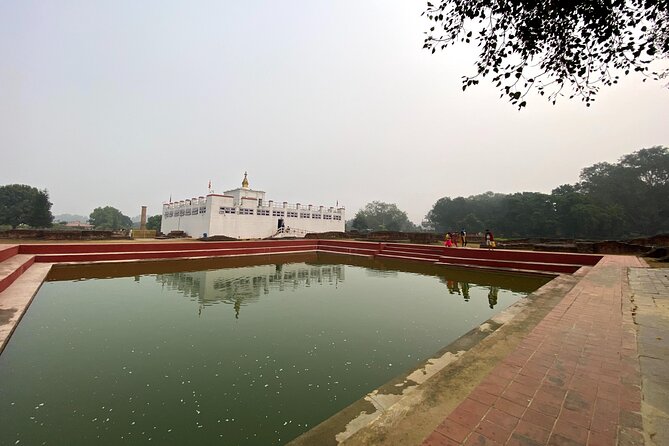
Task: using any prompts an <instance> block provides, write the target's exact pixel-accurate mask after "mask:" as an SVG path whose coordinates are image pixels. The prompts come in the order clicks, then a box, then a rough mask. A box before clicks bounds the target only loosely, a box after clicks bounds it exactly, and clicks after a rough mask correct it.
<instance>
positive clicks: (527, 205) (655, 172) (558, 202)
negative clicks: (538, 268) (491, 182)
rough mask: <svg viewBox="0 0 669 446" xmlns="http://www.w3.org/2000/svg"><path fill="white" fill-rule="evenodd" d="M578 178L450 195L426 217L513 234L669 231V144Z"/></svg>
mask: <svg viewBox="0 0 669 446" xmlns="http://www.w3.org/2000/svg"><path fill="white" fill-rule="evenodd" d="M580 178H581V181H580V182H579V183H577V184H574V185H571V184H563V185H562V186H559V187H557V188H555V189H553V191H552V192H551V194H550V195H548V194H542V193H538V192H522V193H515V194H494V193H492V192H486V193H485V194H481V195H473V196H471V197H467V198H464V197H457V198H449V197H444V198H440V199H439V200H437V202H436V203H435V204H434V206H433V207H432V209H431V210H430V212H429V213H428V214H427V216H426V217H425V220H426V224H427V225H431V226H433V227H434V228H435V229H436V230H437V231H439V232H445V231H452V230H457V229H458V228H461V227H464V228H465V229H466V230H467V231H468V232H470V233H472V232H478V231H481V230H482V229H481V228H483V227H484V226H485V227H486V228H490V229H493V230H494V231H495V233H496V234H498V235H504V236H507V237H566V238H593V239H602V238H619V237H622V236H639V235H653V234H656V233H659V232H669V199H667V197H669V149H668V148H666V147H661V146H656V147H651V148H649V149H642V150H639V151H637V152H634V153H631V154H629V155H625V156H623V157H622V158H621V159H620V160H619V161H618V162H617V163H597V164H594V165H592V166H589V167H586V168H585V169H583V170H582V171H581V177H580Z"/></svg>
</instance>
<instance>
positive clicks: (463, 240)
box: [460, 228, 467, 246]
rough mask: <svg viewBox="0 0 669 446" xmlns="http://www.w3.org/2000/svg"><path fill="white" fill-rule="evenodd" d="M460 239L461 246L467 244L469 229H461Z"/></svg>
mask: <svg viewBox="0 0 669 446" xmlns="http://www.w3.org/2000/svg"><path fill="white" fill-rule="evenodd" d="M460 241H461V243H460V244H461V246H467V231H465V228H462V229H460Z"/></svg>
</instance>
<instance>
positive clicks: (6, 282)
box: [0, 254, 35, 292]
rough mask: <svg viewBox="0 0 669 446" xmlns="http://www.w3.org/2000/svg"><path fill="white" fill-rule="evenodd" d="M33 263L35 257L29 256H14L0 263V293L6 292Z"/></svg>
mask: <svg viewBox="0 0 669 446" xmlns="http://www.w3.org/2000/svg"><path fill="white" fill-rule="evenodd" d="M33 263H35V256H34V255H30V254H14V255H12V256H11V257H8V258H6V259H5V260H3V261H2V262H0V292H2V291H4V290H6V289H7V288H8V287H9V286H10V285H11V284H12V283H13V282H14V281H15V280H16V279H18V278H19V277H20V276H21V274H23V273H24V272H25V271H26V270H27V269H28V268H30V266H31V265H32V264H33Z"/></svg>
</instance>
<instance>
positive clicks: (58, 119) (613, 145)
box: [0, 0, 669, 223]
mask: <svg viewBox="0 0 669 446" xmlns="http://www.w3.org/2000/svg"><path fill="white" fill-rule="evenodd" d="M424 4H425V2H422V1H407V0H384V1H381V0H376V1H359V0H358V1H352V0H336V1H334V0H333V1H325V0H320V1H306V0H304V1H284V2H276V1H244V2H238V1H237V2H232V1H228V2H225V1H189V2H176V1H163V0H161V1H155V2H152V1H139V2H138V1H136V0H132V1H119V0H115V1H111V2H97V1H90V0H81V1H56V0H53V1H37V2H34V1H30V0H19V1H12V0H3V1H0V184H11V183H23V184H29V185H33V186H37V187H39V188H46V189H48V191H49V194H50V196H51V201H52V202H53V208H52V210H53V212H54V214H58V213H78V214H84V215H88V214H89V213H90V212H91V211H92V210H93V208H95V207H98V206H106V205H111V206H114V207H117V208H119V209H121V211H123V212H124V213H125V214H126V215H129V216H135V215H138V214H139V211H140V206H141V205H148V207H149V214H156V213H160V212H161V204H162V202H163V201H166V200H168V199H169V197H170V194H171V195H172V197H173V199H175V200H176V199H183V198H189V197H193V196H198V195H204V194H205V193H206V192H207V183H208V181H209V180H211V181H212V183H213V188H214V190H215V191H216V192H222V191H223V190H225V189H231V188H234V187H238V186H239V185H240V183H241V180H242V177H243V173H244V171H248V172H249V180H250V183H251V187H252V188H258V189H261V190H264V191H266V192H267V193H268V199H274V200H275V201H288V202H291V203H294V202H300V203H303V204H314V205H320V204H322V205H334V204H335V202H336V201H337V200H338V201H339V203H340V204H343V205H344V206H346V208H347V212H348V215H347V218H352V217H353V215H354V213H355V212H356V211H357V210H358V209H359V208H360V207H362V206H364V204H365V203H367V202H369V201H372V200H381V201H386V202H391V203H396V204H397V205H398V206H399V207H400V208H401V209H403V210H405V211H407V212H408V214H409V217H410V218H411V219H412V220H413V221H415V222H417V223H420V221H421V220H422V218H423V217H424V216H425V214H426V213H427V212H428V211H429V210H430V208H431V207H432V205H433V204H434V202H435V201H436V200H437V199H438V198H440V197H443V196H451V197H455V196H459V195H465V196H467V195H472V194H478V193H482V192H485V191H488V190H492V191H495V192H516V191H541V192H549V191H550V190H551V189H553V188H554V187H556V186H558V185H560V184H564V183H573V182H574V181H576V180H577V179H578V174H579V172H580V170H581V169H582V168H583V167H586V166H589V165H591V164H593V163H595V162H599V161H616V160H617V159H618V158H619V157H620V156H621V155H623V154H626V153H630V152H632V151H635V150H638V149H641V148H644V147H650V146H653V145H669V90H668V89H666V88H663V85H662V84H660V83H654V82H646V83H642V82H641V81H640V79H639V78H635V77H629V78H626V79H624V81H623V82H622V84H620V85H618V86H616V87H614V88H608V89H605V90H603V91H602V92H601V93H600V94H599V96H598V98H597V101H596V102H595V104H594V105H593V106H592V107H590V108H586V107H585V106H584V105H583V104H582V103H581V102H580V101H571V102H570V101H568V100H563V101H561V102H558V104H557V105H556V106H552V105H550V104H548V103H547V102H546V101H545V99H543V98H541V97H539V96H538V95H535V96H532V97H531V98H530V100H529V105H528V107H527V109H526V110H523V111H520V112H519V111H517V110H516V108H515V107H514V106H512V105H511V104H509V103H508V102H506V100H504V99H499V92H498V91H497V90H496V89H494V88H493V87H492V86H490V85H488V84H487V83H485V82H484V83H483V84H482V85H479V86H478V87H476V88H473V89H471V90H468V91H467V92H464V93H463V92H462V89H461V83H460V77H461V76H462V75H463V74H472V73H473V70H474V67H473V62H474V53H473V51H472V50H471V49H469V48H467V47H455V48H451V49H449V50H447V51H446V52H437V53H436V54H435V55H431V54H430V53H429V52H428V51H426V50H422V49H421V47H422V44H423V38H424V36H423V31H425V30H426V29H427V28H428V26H429V25H428V23H427V22H426V20H425V19H424V18H421V17H420V13H421V11H422V8H423V7H424Z"/></svg>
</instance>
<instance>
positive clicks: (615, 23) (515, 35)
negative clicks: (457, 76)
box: [424, 0, 669, 108]
mask: <svg viewBox="0 0 669 446" xmlns="http://www.w3.org/2000/svg"><path fill="white" fill-rule="evenodd" d="M424 14H425V15H426V16H427V18H428V19H429V20H430V22H431V24H432V26H431V27H430V29H429V31H428V32H427V33H426V34H427V37H426V39H425V45H424V48H427V49H429V50H431V51H432V53H434V52H435V50H436V49H437V48H440V49H444V48H446V47H448V46H450V45H452V44H455V43H456V42H463V43H471V42H476V45H477V46H478V48H479V59H478V61H477V62H476V74H474V75H473V76H463V85H462V89H463V90H464V89H466V88H467V87H469V86H472V85H476V84H478V83H479V80H480V79H481V78H485V77H487V76H490V77H491V80H492V82H493V83H494V84H495V85H496V87H497V88H499V89H500V91H501V92H502V96H505V95H506V97H507V98H508V99H509V100H510V101H511V102H512V103H513V104H515V105H517V106H518V107H519V108H521V107H524V106H525V105H526V99H525V96H526V95H527V93H528V92H529V91H531V90H532V89H536V90H537V91H538V92H539V93H540V94H541V95H544V94H545V93H547V96H548V99H549V100H550V101H552V102H553V103H555V101H556V99H557V98H558V97H559V96H563V90H564V89H565V87H567V90H569V93H567V94H569V95H570V97H574V96H577V97H580V98H581V100H583V101H585V103H586V105H590V102H592V101H594V96H595V95H596V94H597V92H598V90H599V88H600V86H601V85H605V86H610V85H612V84H615V83H617V82H618V78H619V76H618V73H621V74H622V73H624V74H625V75H627V74H628V73H629V72H630V71H637V72H641V73H642V74H644V75H646V76H648V75H651V76H652V77H654V78H656V79H657V78H661V77H666V76H667V74H668V73H669V70H667V69H665V70H663V71H661V72H660V73H649V68H648V65H649V63H650V62H652V61H654V60H657V59H663V58H666V57H668V56H669V2H668V1H667V0H612V1H592V0H574V1H569V2H566V1H556V0H539V1H535V2H529V1H519V0H511V1H497V0H476V1H456V0H440V1H437V2H435V4H432V3H430V2H428V3H427V9H426V11H425V12H424ZM644 80H645V78H644Z"/></svg>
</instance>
